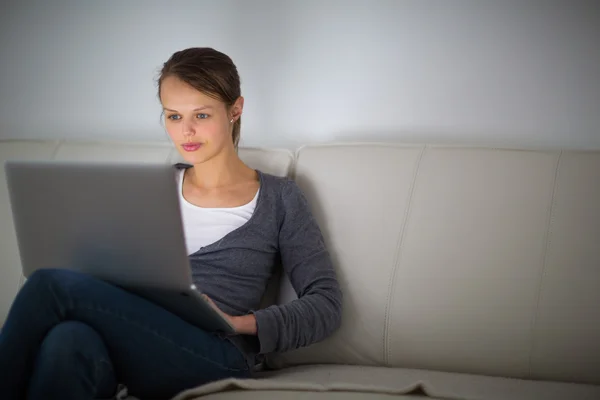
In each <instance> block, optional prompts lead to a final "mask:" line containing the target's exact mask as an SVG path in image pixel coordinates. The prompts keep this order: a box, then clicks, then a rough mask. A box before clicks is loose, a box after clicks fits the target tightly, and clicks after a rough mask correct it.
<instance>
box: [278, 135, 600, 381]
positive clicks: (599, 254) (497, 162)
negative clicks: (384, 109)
mask: <svg viewBox="0 0 600 400" xmlns="http://www.w3.org/2000/svg"><path fill="white" fill-rule="evenodd" d="M599 165H600V152H587V153H583V152H582V153H578V152H560V151H521V150H501V149H485V148H465V147H448V146H420V147H406V146H394V145H387V144H386V145H337V146H309V147H305V148H303V149H301V150H300V151H299V153H298V157H297V163H296V167H295V169H296V180H297V181H298V183H299V185H300V186H301V187H302V188H303V189H304V190H305V192H306V193H307V196H308V197H309V200H310V202H311V204H312V205H313V208H314V213H315V214H316V216H317V218H318V220H319V222H320V224H321V226H322V227H323V231H324V234H325V236H326V241H327V243H328V245H329V247H330V249H331V253H332V256H333V260H334V263H335V265H336V268H337V270H338V273H339V277H340V280H341V283H342V285H343V290H344V293H345V295H346V296H345V303H344V307H345V312H344V317H343V326H342V328H341V329H340V330H339V331H338V332H337V333H336V334H335V335H333V336H332V337H331V338H330V339H328V340H326V341H324V342H322V343H319V344H317V345H314V346H311V347H309V348H306V349H301V350H298V351H293V352H290V353H287V354H283V355H275V356H273V357H270V359H269V364H270V365H271V366H275V367H281V366H286V365H288V366H289V365H298V364H314V363H336V364H363V365H379V366H393V367H412V368H423V369H433V370H445V371H452V372H465V373H475V374H489V375H500V376H507V377H515V378H534V377H535V378H540V379H558V380H566V381H576V382H587V383H596V384H598V383H600V346H598V337H600V313H597V312H594V311H593V309H594V307H597V305H598V304H600V290H598V289H600V263H599V261H598V260H599V259H600V246H597V245H596V243H597V240H598V238H600V235H599V233H598V232H599V231H598V229H599V228H598V227H599V226H600V212H599V211H598V210H599V209H598V204H600V192H599V190H600V189H599V182H600V168H599ZM594 238H595V239H594ZM288 289H289V288H288ZM292 297H293V296H291V295H289V294H288V295H284V296H283V298H284V301H287V300H289V299H291V298H292ZM554 311H556V312H554ZM565 360H566V361H567V363H565Z"/></svg>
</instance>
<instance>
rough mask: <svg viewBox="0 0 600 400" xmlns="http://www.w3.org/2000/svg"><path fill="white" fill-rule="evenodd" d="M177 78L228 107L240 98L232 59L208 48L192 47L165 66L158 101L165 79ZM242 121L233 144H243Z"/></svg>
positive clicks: (173, 57) (236, 127) (181, 51)
mask: <svg viewBox="0 0 600 400" xmlns="http://www.w3.org/2000/svg"><path fill="white" fill-rule="evenodd" d="M169 76H175V77H177V78H179V79H181V80H182V81H184V82H185V83H187V84H188V85H190V86H192V87H193V88H195V89H197V90H199V91H201V92H202V93H204V94H206V95H207V96H210V97H213V98H215V99H218V100H221V101H222V102H224V103H225V104H226V105H227V107H231V106H232V105H233V103H235V101H236V100H237V99H238V98H239V97H240V96H241V89H240V76H239V74H238V71H237V68H236V66H235V64H234V63H233V61H232V60H231V58H229V56H227V55H226V54H223V53H221V52H219V51H217V50H214V49H212V48H209V47H191V48H188V49H185V50H180V51H178V52H176V53H174V54H173V55H172V56H171V58H169V59H168V60H167V62H166V63H164V64H163V67H162V70H161V71H160V76H159V78H158V98H159V99H160V88H161V86H162V82H163V81H164V80H165V78H167V77H169ZM241 127H242V119H241V117H240V118H238V119H237V120H236V121H235V123H234V125H233V135H232V139H233V145H234V146H235V147H236V148H237V146H238V143H239V141H240V129H241Z"/></svg>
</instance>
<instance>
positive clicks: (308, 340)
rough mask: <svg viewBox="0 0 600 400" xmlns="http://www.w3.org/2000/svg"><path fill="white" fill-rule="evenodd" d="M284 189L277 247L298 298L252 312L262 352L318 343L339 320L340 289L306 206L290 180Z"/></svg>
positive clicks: (304, 200) (304, 199)
mask: <svg viewBox="0 0 600 400" xmlns="http://www.w3.org/2000/svg"><path fill="white" fill-rule="evenodd" d="M285 185H286V186H285V188H284V189H283V191H282V198H281V200H282V203H283V216H282V218H281V225H280V232H279V250H280V253H281V261H282V265H283V269H284V270H285V272H286V274H287V275H288V277H289V278H290V281H291V283H292V286H293V287H294V290H295V291H296V294H297V295H298V299H297V300H294V301H292V302H290V303H288V304H284V305H273V306H270V307H268V308H266V309H263V310H258V311H255V312H254V316H255V318H256V321H255V322H254V321H251V320H247V321H246V322H247V323H248V324H249V326H252V324H253V323H254V325H255V328H256V330H257V334H258V338H259V341H260V353H261V354H266V353H271V352H284V351H288V350H293V349H297V348H300V347H304V346H308V345H310V344H313V343H316V342H318V341H321V340H323V339H325V338H326V337H328V336H329V335H331V334H332V333H333V332H334V331H335V330H337V329H338V328H339V326H340V323H341V314H342V291H341V289H340V286H339V283H338V281H337V277H336V273H335V270H334V268H333V265H332V263H331V259H330V256H329V252H328V251H327V248H326V247H325V242H324V240H323V235H322V233H321V230H320V228H319V226H318V224H317V222H316V220H315V218H314V217H313V215H312V213H311V211H310V207H309V204H308V202H307V200H306V198H305V196H304V194H303V193H302V191H301V190H300V188H299V187H298V186H297V184H296V183H295V182H294V181H291V180H290V181H288V182H287V183H286V184H285Z"/></svg>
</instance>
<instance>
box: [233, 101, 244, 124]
mask: <svg viewBox="0 0 600 400" xmlns="http://www.w3.org/2000/svg"><path fill="white" fill-rule="evenodd" d="M243 111H244V98H243V97H242V96H240V97H238V98H237V100H236V101H235V102H234V103H233V105H232V106H231V118H233V120H234V122H235V120H237V119H238V118H239V117H241V116H242V112H243Z"/></svg>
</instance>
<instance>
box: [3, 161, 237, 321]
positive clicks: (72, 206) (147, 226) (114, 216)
mask: <svg viewBox="0 0 600 400" xmlns="http://www.w3.org/2000/svg"><path fill="white" fill-rule="evenodd" d="M5 171H6V177H7V182H8V190H9V194H10V202H11V207H12V213H13V218H14V223H15V230H16V235H17V241H18V246H19V251H20V255H21V263H22V268H23V275H25V277H28V276H29V275H31V273H33V272H34V271H36V270H38V269H42V268H67V269H72V270H77V271H81V272H84V273H87V274H91V275H93V276H95V277H97V278H100V279H103V280H105V281H108V282H110V283H112V284H115V285H118V286H121V287H123V288H125V289H127V290H129V291H131V292H133V293H136V294H138V295H140V296H143V297H145V298H147V299H148V300H150V301H153V302H155V303H157V304H159V305H160V306H162V307H164V308H165V309H167V310H169V311H171V312H172V313H174V314H177V315H178V316H180V317H181V318H183V319H185V320H187V321H188V322H190V323H192V324H194V325H196V326H198V327H200V328H203V329H206V330H209V331H221V332H225V333H233V328H232V326H231V325H230V324H229V323H228V322H227V321H226V320H225V319H224V318H223V317H222V316H221V315H220V314H219V313H218V312H216V311H215V310H214V309H213V308H212V307H211V306H210V305H209V304H208V303H207V302H206V300H204V299H203V297H202V295H201V293H200V292H199V291H198V290H197V288H196V287H195V286H194V284H193V282H192V275H191V268H190V264H189V261H188V256H187V252H186V247H185V240H184V233H183V226H182V221H181V212H180V208H179V196H178V194H177V185H176V182H175V170H174V168H173V166H171V165H166V164H160V165H157V164H134V163H120V164H115V163H82V162H56V161H45V162H26V161H9V162H7V163H6V164H5Z"/></svg>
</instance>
